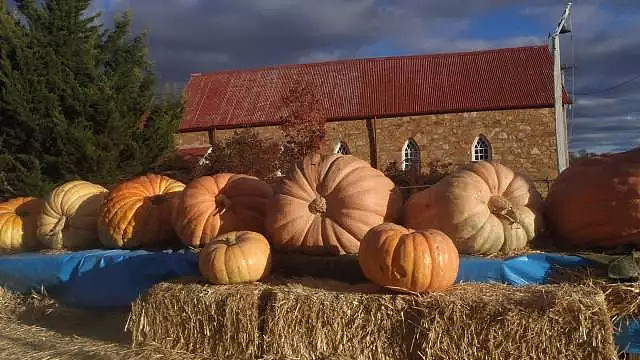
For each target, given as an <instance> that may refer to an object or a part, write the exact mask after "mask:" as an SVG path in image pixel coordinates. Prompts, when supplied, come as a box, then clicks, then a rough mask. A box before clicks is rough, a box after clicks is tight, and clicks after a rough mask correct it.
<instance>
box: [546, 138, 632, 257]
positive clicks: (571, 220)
mask: <svg viewBox="0 0 640 360" xmlns="http://www.w3.org/2000/svg"><path fill="white" fill-rule="evenodd" d="M545 218H546V221H547V224H548V227H549V230H550V232H551V233H552V235H553V238H554V241H555V242H556V243H557V245H560V246H562V247H578V248H580V247H602V248H613V247H617V246H619V245H628V244H635V245H638V244H640V148H636V149H633V150H630V151H626V152H622V153H617V154H607V155H601V156H596V157H592V158H588V159H583V160H580V161H578V162H577V163H575V164H572V165H571V166H569V167H568V168H567V169H565V170H564V171H563V172H562V173H561V174H560V175H559V176H558V177H557V178H556V180H555V181H554V182H553V184H552V185H551V188H550V189H549V194H548V195H547V198H546V199H545Z"/></svg>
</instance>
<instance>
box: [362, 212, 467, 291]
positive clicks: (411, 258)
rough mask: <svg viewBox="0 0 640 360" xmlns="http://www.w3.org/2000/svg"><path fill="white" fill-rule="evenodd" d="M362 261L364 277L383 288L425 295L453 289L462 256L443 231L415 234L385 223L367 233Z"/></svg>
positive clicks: (431, 230)
mask: <svg viewBox="0 0 640 360" xmlns="http://www.w3.org/2000/svg"><path fill="white" fill-rule="evenodd" d="M358 262H359V263H360V267H361V268H362V272H363V273H364V275H365V276H366V277H367V278H368V279H369V280H371V281H372V282H374V283H376V284H378V285H380V286H383V287H388V288H391V289H397V290H400V291H408V292H416V293H422V292H425V291H437V290H442V289H445V288H447V287H449V286H451V285H452V284H453V283H454V281H455V279H456V276H457V275H458V266H459V263H460V256H459V255H458V250H457V249H456V247H455V245H454V244H453V242H452V241H451V239H450V238H449V237H448V236H447V235H446V234H444V233H443V232H441V231H439V230H435V229H428V230H422V231H414V230H410V229H406V228H404V227H402V226H400V225H396V224H391V223H384V224H381V225H378V226H376V227H374V228H372V229H371V230H369V232H367V234H366V235H365V237H364V239H363V240H362V242H361V243H360V254H358Z"/></svg>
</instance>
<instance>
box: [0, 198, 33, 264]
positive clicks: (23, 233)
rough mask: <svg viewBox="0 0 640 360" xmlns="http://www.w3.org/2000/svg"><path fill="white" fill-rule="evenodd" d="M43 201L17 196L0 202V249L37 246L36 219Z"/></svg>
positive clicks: (11, 250) (19, 248)
mask: <svg viewBox="0 0 640 360" xmlns="http://www.w3.org/2000/svg"><path fill="white" fill-rule="evenodd" d="M43 204H44V201H43V200H42V199H36V198H34V197H29V196H27V197H18V198H14V199H11V200H8V201H6V202H3V203H0V250H3V251H6V252H15V251H21V250H31V249H35V248H36V247H38V243H39V242H38V236H37V221H38V216H40V212H41V211H42V206H43Z"/></svg>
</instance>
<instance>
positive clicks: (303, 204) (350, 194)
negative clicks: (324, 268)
mask: <svg viewBox="0 0 640 360" xmlns="http://www.w3.org/2000/svg"><path fill="white" fill-rule="evenodd" d="M267 208H268V211H267V220H266V226H267V231H268V233H269V235H270V238H269V239H270V240H271V242H272V244H273V246H274V247H275V248H277V249H282V250H293V251H300V252H304V253H309V254H333V255H338V254H345V253H350V254H355V253H357V252H358V248H359V247H360V240H361V239H362V238H363V237H364V235H365V234H366V233H367V231H369V230H370V229H371V228H372V227H374V226H376V225H379V224H381V223H383V222H385V221H389V222H393V221H395V220H396V219H398V217H399V215H400V211H401V208H402V195H401V194H400V192H399V190H398V189H397V188H396V187H395V185H394V184H393V182H392V181H391V180H390V179H389V178H387V177H386V176H385V175H384V174H383V173H382V172H380V171H379V170H376V169H374V168H372V167H371V165H369V163H367V162H366V161H363V160H360V159H358V158H356V157H355V156H351V155H339V154H334V155H328V156H320V155H318V154H314V155H311V156H307V157H305V158H304V160H303V161H302V163H301V164H298V165H297V166H296V167H295V168H294V169H292V172H291V173H290V174H288V175H287V176H286V177H285V178H283V179H281V181H280V182H279V184H278V186H277V190H276V195H275V196H274V197H273V200H272V201H271V202H270V204H269V206H268V207H267Z"/></svg>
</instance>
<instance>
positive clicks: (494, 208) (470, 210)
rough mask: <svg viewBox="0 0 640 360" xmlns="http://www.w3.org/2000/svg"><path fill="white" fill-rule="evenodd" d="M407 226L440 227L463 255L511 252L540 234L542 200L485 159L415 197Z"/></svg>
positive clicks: (513, 175) (524, 182) (409, 206)
mask: <svg viewBox="0 0 640 360" xmlns="http://www.w3.org/2000/svg"><path fill="white" fill-rule="evenodd" d="M404 217H405V225H406V226H408V227H410V228H412V229H430V228H433V229H438V230H440V231H442V232H444V233H445V234H447V236H449V237H450V238H451V239H452V240H453V242H454V244H455V245H456V247H457V248H458V251H460V252H461V253H465V254H484V255H487V254H496V253H499V252H501V253H510V252H513V251H515V250H519V249H523V248H525V247H526V246H527V245H528V243H529V242H530V241H531V240H532V239H533V238H534V237H535V236H536V235H537V234H538V233H540V232H541V231H542V229H543V228H542V197H541V196H540V194H539V193H538V191H537V190H536V189H535V188H534V186H533V184H532V183H531V182H530V181H528V180H527V179H526V178H525V177H523V176H522V175H520V174H518V173H515V172H514V171H512V170H511V169H509V168H507V167H506V166H504V165H501V164H499V163H495V162H487V161H481V162H477V163H473V164H471V165H469V166H465V167H463V168H461V169H459V170H458V171H455V172H454V173H453V174H450V175H448V176H447V177H445V178H444V179H442V180H440V181H439V182H438V183H436V184H435V185H434V186H432V187H430V188H427V189H425V190H422V191H420V192H418V193H416V194H413V195H412V196H411V197H410V198H409V200H408V201H407V203H406V205H405V212H404Z"/></svg>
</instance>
